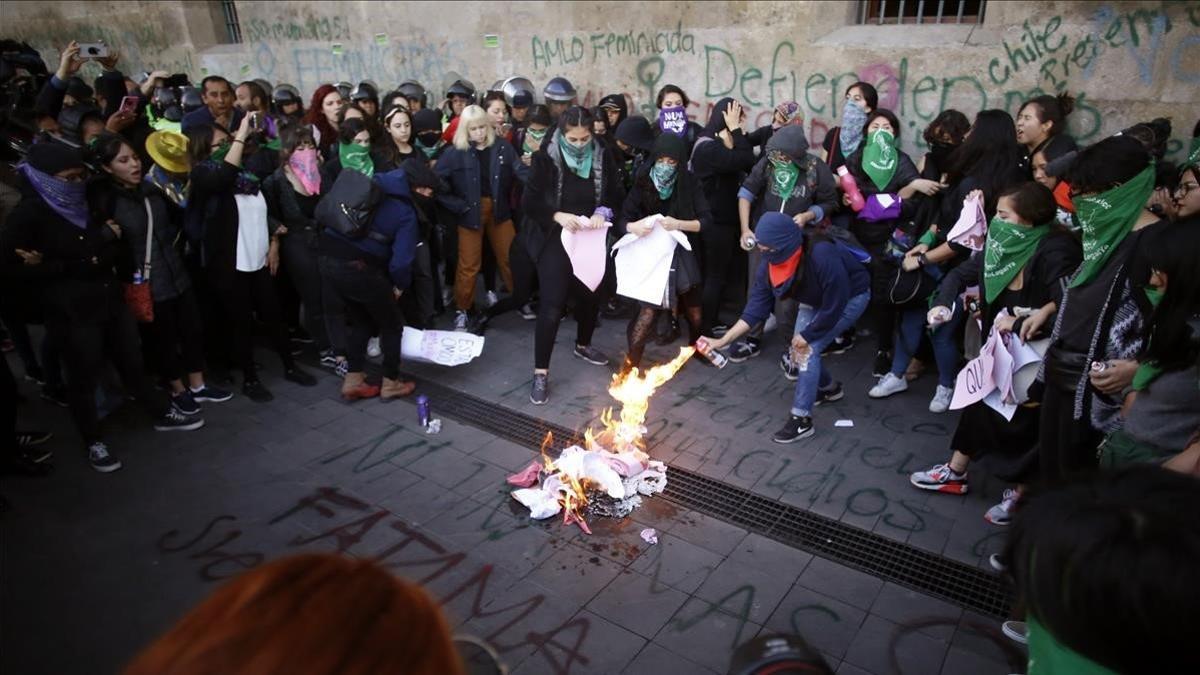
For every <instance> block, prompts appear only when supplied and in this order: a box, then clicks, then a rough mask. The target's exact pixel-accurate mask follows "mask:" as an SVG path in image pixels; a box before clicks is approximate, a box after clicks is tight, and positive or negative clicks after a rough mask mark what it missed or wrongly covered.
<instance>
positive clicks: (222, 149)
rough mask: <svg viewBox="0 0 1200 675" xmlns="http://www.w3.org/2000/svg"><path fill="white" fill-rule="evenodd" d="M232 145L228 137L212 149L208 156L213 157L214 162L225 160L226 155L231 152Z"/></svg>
mask: <svg viewBox="0 0 1200 675" xmlns="http://www.w3.org/2000/svg"><path fill="white" fill-rule="evenodd" d="M232 147H233V143H231V142H230V141H229V140H228V139H226V140H225V141H224V142H222V143H221V144H220V145H218V146H217V147H216V148H215V149H214V150H213V151H212V154H211V155H209V156H208V157H209V159H211V160H212V161H214V162H224V161H225V155H228V154H229V149H230V148H232Z"/></svg>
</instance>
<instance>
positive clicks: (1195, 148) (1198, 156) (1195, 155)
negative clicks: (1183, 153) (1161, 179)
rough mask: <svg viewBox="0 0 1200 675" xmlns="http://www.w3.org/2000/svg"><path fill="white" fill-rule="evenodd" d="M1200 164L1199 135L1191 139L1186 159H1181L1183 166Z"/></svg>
mask: <svg viewBox="0 0 1200 675" xmlns="http://www.w3.org/2000/svg"><path fill="white" fill-rule="evenodd" d="M1189 166H1200V136H1197V137H1195V138H1193V139H1192V146H1191V147H1190V148H1189V149H1188V154H1187V159H1185V160H1183V166H1182V167H1180V168H1186V167H1189Z"/></svg>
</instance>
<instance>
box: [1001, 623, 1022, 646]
mask: <svg viewBox="0 0 1200 675" xmlns="http://www.w3.org/2000/svg"><path fill="white" fill-rule="evenodd" d="M1000 632H1002V633H1004V636H1005V637H1007V638H1008V639H1009V640H1012V641H1013V642H1016V643H1017V644H1021V645H1026V644H1029V629H1027V628H1026V627H1025V622H1024V621H1005V622H1004V623H1002V624H1000Z"/></svg>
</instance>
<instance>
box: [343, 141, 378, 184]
mask: <svg viewBox="0 0 1200 675" xmlns="http://www.w3.org/2000/svg"><path fill="white" fill-rule="evenodd" d="M338 159H339V160H340V161H341V162H342V168H343V169H352V170H354V171H357V172H359V173H361V174H364V175H367V176H374V175H375V163H374V162H372V161H371V151H370V150H368V149H367V146H365V145H359V144H358V143H339V144H338Z"/></svg>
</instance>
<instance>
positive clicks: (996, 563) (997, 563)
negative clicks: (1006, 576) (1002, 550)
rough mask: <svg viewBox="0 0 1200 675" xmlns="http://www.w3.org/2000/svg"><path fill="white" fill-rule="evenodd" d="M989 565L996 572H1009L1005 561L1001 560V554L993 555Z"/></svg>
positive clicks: (989, 558) (990, 557) (989, 557)
mask: <svg viewBox="0 0 1200 675" xmlns="http://www.w3.org/2000/svg"><path fill="white" fill-rule="evenodd" d="M988 564H989V565H991V566H992V569H994V570H996V571H997V572H1000V573H1004V572H1007V571H1008V565H1005V564H1004V561H1003V560H1001V559H1000V554H999V553H993V554H991V555H989V556H988Z"/></svg>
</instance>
